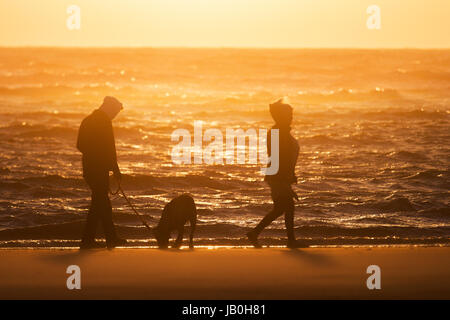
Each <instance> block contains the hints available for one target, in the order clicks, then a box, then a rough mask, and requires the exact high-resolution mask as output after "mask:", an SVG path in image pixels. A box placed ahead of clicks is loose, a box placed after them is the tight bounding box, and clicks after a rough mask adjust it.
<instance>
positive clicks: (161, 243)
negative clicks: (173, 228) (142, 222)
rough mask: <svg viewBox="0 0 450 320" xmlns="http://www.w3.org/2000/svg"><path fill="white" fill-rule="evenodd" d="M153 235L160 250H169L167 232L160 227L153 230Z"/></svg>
mask: <svg viewBox="0 0 450 320" xmlns="http://www.w3.org/2000/svg"><path fill="white" fill-rule="evenodd" d="M153 234H154V235H155V238H156V241H157V242H158V247H159V248H160V249H167V247H168V246H169V233H168V232H165V231H164V230H163V228H161V227H160V226H158V227H155V228H153Z"/></svg>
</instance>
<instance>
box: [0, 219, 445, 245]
mask: <svg viewBox="0 0 450 320" xmlns="http://www.w3.org/2000/svg"><path fill="white" fill-rule="evenodd" d="M84 224H85V222H84V220H76V221H72V222H66V223H53V224H46V225H39V226H32V227H24V228H14V229H4V230H1V231H0V240H2V241H8V240H38V239H61V240H75V239H80V238H81V235H82V231H83V228H84ZM151 224H152V225H156V221H153V222H152V223H151ZM189 228H190V227H189V226H187V227H186V230H185V232H186V233H185V234H189ZM249 230H250V229H249V228H248V227H240V226H237V225H233V224H227V223H214V224H198V225H197V228H196V237H198V238H210V239H221V238H222V239H223V238H245V234H246V232H248V231H249ZM117 232H118V234H119V235H120V236H122V237H126V238H129V239H148V238H153V235H152V234H151V233H150V232H149V231H148V230H147V229H146V228H145V227H144V226H126V225H120V224H118V225H117ZM295 232H296V235H298V237H299V238H314V239H321V238H322V239H330V238H335V237H359V238H370V237H376V238H381V237H384V238H386V237H391V238H400V239H408V238H414V237H416V238H417V237H423V238H427V237H447V238H449V240H450V227H428V228H419V227H396V226H378V227H367V228H344V227H337V226H299V227H296V228H295ZM98 235H99V236H102V235H103V234H102V233H101V232H100V233H99V234H98ZM284 236H285V230H284V229H273V228H272V229H267V230H266V231H265V232H264V234H262V237H270V238H278V237H284Z"/></svg>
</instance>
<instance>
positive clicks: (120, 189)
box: [109, 182, 152, 231]
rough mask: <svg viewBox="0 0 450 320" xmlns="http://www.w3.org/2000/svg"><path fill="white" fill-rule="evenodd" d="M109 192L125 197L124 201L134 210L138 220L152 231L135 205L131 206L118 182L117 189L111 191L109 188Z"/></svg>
mask: <svg viewBox="0 0 450 320" xmlns="http://www.w3.org/2000/svg"><path fill="white" fill-rule="evenodd" d="M109 193H111V195H113V196H115V195H117V194H119V193H120V194H121V195H122V196H123V197H124V199H125V201H126V202H127V203H128V205H129V206H130V208H131V209H132V210H133V211H134V213H135V214H136V215H137V216H138V218H139V220H141V222H142V224H143V225H144V226H145V227H146V228H147V229H148V230H149V231H152V228H150V226H149V225H148V224H147V222H145V220H144V218H143V217H142V215H141V214H139V212H138V211H137V210H136V208H135V207H134V206H133V204H132V203H131V201H130V199H128V197H127V195H126V194H125V192H124V191H123V189H122V186H121V185H120V182H119V185H118V187H117V191H116V192H112V191H111V189H110V190H109Z"/></svg>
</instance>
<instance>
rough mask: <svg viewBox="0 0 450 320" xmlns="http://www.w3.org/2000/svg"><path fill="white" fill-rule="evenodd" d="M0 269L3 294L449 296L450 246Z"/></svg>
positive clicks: (143, 256) (55, 260)
mask: <svg viewBox="0 0 450 320" xmlns="http://www.w3.org/2000/svg"><path fill="white" fill-rule="evenodd" d="M69 265H78V266H79V267H80V268H81V290H68V289H67V287H66V280H67V277H69V274H67V273H66V268H67V267H68V266H69ZM369 265H378V266H379V267H380V268H381V290H369V289H368V288H367V286H366V280H367V278H368V277H369V276H370V275H369V274H367V273H366V269H367V267H368V266H369ZM0 275H1V280H0V298H1V299H18V298H21V299H450V247H396V248H392V247H389V248H379V247H378V248H361V247H360V248H308V249H299V250H289V249H284V248H270V249H269V248H265V249H261V250H256V249H245V248H219V249H206V248H199V249H195V250H194V251H190V250H188V249H184V250H166V251H162V250H157V249H121V248H118V249H115V250H111V251H109V250H106V249H104V250H103V249H99V250H92V251H79V250H51V249H1V250H0Z"/></svg>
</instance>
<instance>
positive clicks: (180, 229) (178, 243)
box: [174, 225, 184, 248]
mask: <svg viewBox="0 0 450 320" xmlns="http://www.w3.org/2000/svg"><path fill="white" fill-rule="evenodd" d="M183 235H184V226H183V225H182V226H180V227H178V236H177V240H175V246H174V247H175V248H179V247H181V243H182V242H183Z"/></svg>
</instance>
